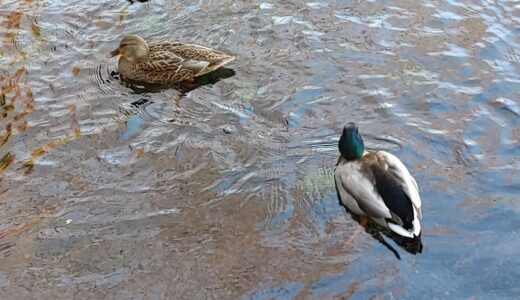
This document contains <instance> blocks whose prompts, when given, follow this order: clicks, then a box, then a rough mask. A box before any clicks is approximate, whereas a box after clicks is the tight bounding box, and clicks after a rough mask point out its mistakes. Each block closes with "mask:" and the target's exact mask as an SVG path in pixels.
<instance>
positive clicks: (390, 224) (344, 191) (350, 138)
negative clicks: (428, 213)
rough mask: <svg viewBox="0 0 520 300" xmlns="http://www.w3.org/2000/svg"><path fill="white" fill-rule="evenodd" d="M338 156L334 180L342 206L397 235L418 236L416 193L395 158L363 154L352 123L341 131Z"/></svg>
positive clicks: (418, 216)
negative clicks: (339, 154)
mask: <svg viewBox="0 0 520 300" xmlns="http://www.w3.org/2000/svg"><path fill="white" fill-rule="evenodd" d="M339 152H340V153H341V156H340V158H339V160H338V163H337V166H336V169H335V170H334V180H335V181H336V188H337V190H338V193H339V196H340V198H341V201H342V202H343V204H344V205H345V206H346V207H347V208H348V209H349V210H350V211H351V212H352V213H354V214H356V215H359V216H366V217H369V218H370V219H372V220H373V221H374V222H375V223H377V224H379V225H381V226H383V227H386V228H389V229H390V230H392V231H393V232H395V233H397V234H398V235H401V236H404V237H408V238H414V237H417V236H420V234H421V224H420V223H419V219H420V218H421V217H422V211H421V198H420V197H419V189H418V187H417V182H416V181H415V179H414V178H413V177H412V176H411V175H410V173H409V172H408V169H406V167H405V165H404V164H403V163H402V162H401V161H400V160H399V158H397V157H395V156H394V155H392V154H390V153H388V152H385V151H375V152H367V151H364V144H363V139H362V138H361V135H360V134H359V132H358V128H357V126H356V124H354V123H348V124H347V125H346V126H345V127H344V128H343V134H342V135H341V138H340V139H339Z"/></svg>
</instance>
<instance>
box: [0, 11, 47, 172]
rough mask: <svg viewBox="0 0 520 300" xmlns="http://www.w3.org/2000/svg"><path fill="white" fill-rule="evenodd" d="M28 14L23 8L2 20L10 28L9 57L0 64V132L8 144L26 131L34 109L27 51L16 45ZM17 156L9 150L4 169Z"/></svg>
mask: <svg viewBox="0 0 520 300" xmlns="http://www.w3.org/2000/svg"><path fill="white" fill-rule="evenodd" d="M24 17H25V15H24V14H22V13H21V12H18V11H13V12H9V13H8V14H7V16H5V17H4V21H3V22H2V23H3V26H4V27H5V28H6V30H5V33H4V36H3V49H1V50H0V53H2V54H3V56H7V57H9V61H8V62H4V63H3V64H2V66H1V67H0V82H1V83H0V120H1V122H2V125H3V128H2V131H1V132H0V146H3V145H5V144H6V143H7V142H8V141H9V139H10V137H11V136H12V135H13V134H16V133H18V134H20V133H23V132H25V129H26V127H27V120H26V117H27V115H28V114H29V113H31V112H32V111H34V96H33V93H32V91H31V88H30V87H29V85H28V84H27V74H28V73H27V69H26V68H25V55H24V53H23V52H22V51H18V49H17V47H16V40H17V38H18V34H19V31H20V29H21V24H23V23H22V20H23V18H24ZM33 24H34V23H33ZM33 26H37V25H33ZM31 32H33V34H35V32H37V33H38V34H39V30H35V29H32V30H31ZM6 54H7V55H6ZM21 58H22V59H21ZM14 158H15V157H14V154H12V153H11V152H10V151H6V153H5V154H3V156H2V158H1V160H0V172H1V171H3V170H5V169H6V168H7V167H8V166H9V165H10V164H11V163H12V161H13V160H14Z"/></svg>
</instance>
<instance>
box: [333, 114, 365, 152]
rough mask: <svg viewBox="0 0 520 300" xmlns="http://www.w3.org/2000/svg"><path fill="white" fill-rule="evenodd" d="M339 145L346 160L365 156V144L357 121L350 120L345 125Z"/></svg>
mask: <svg viewBox="0 0 520 300" xmlns="http://www.w3.org/2000/svg"><path fill="white" fill-rule="evenodd" d="M338 146H339V152H340V153H341V156H342V157H343V158H344V159H346V160H352V159H357V158H360V157H361V156H363V150H364V149H365V145H364V144H363V139H362V138H361V135H360V134H359V132H358V127H357V126H356V124H355V123H353V122H350V123H348V124H347V125H345V127H343V133H342V134H341V138H340V139H339V145H338Z"/></svg>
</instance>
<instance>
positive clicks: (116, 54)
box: [107, 48, 121, 58]
mask: <svg viewBox="0 0 520 300" xmlns="http://www.w3.org/2000/svg"><path fill="white" fill-rule="evenodd" d="M119 54H121V51H119V48H117V49H116V50H114V51H112V52H110V53H108V54H107V57H108V58H110V57H114V56H118V55H119Z"/></svg>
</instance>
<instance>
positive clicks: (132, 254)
mask: <svg viewBox="0 0 520 300" xmlns="http://www.w3.org/2000/svg"><path fill="white" fill-rule="evenodd" d="M519 12H520V7H519V6H518V4H515V2H510V1H464V2H457V1H421V3H418V2H417V1H328V2H325V1H324V2H298V1H293V2H292V3H285V2H284V3H276V2H269V3H267V2H264V3H261V2H249V1H245V2H239V1H223V0H215V1H204V0H201V1H198V2H197V1H175V2H174V1H150V2H146V3H140V2H135V3H133V4H130V3H129V2H126V1H96V2H95V3H93V2H88V1H87V2H85V1H7V2H6V1H2V3H1V4H0V21H1V22H2V27H1V35H2V41H1V48H0V55H1V56H0V62H1V65H2V67H1V74H0V76H1V77H2V83H1V84H2V99H0V100H2V103H1V104H2V112H3V115H2V116H3V117H2V125H3V126H2V127H3V131H2V133H1V136H0V143H1V144H2V146H1V148H0V151H1V153H0V156H1V157H2V159H1V161H0V168H1V169H2V170H3V173H2V180H1V182H0V193H1V196H0V203H1V209H0V217H1V220H2V222H0V257H1V260H0V295H1V298H2V299H4V298H5V299H12V298H34V297H36V298H52V297H57V298H71V297H74V298H96V299H99V298H102V297H108V298H118V299H121V298H137V299H139V298H146V299H158V298H175V299H193V298H198V299H200V298H213V297H214V298H219V299H222V298H240V297H243V298H253V299H264V298H278V299H287V298H293V297H300V298H320V299H328V298H332V297H334V296H342V297H346V296H352V298H354V299H367V298H370V297H375V298H376V299H392V298H408V299H434V298H437V299H445V298H456V299H460V298H468V297H477V298H482V299H485V298H497V297H500V298H507V297H511V298H512V297H514V296H515V295H518V294H519V293H520V288H519V286H518V285H517V281H518V278H520V271H519V269H518V266H519V265H520V256H519V255H518V254H519V252H518V249H519V248H520V242H519V239H518V234H517V230H518V228H519V227H520V218H519V216H518V211H519V206H518V203H515V202H514V201H515V200H518V194H519V192H520V186H519V183H518V178H519V177H518V175H519V170H520V163H519V160H518V156H519V154H520V151H519V147H518V145H519V139H520V119H519V116H520V107H519V102H518V100H517V99H518V95H519V92H520V77H519V75H518V74H519V72H518V71H519V64H520V58H519V57H520V52H519V51H520V50H518V46H519V43H520V40H519V28H520V13H519ZM129 32H134V33H139V34H140V35H142V36H144V37H145V38H146V39H148V40H154V39H156V40H158V39H172V40H180V41H186V42H192V43H199V44H203V45H207V46H212V47H216V48H221V49H224V50H226V51H229V52H230V53H233V54H235V55H236V56H237V57H238V58H237V60H236V61H235V62H234V63H233V64H232V65H230V67H231V68H232V69H233V70H234V71H235V72H236V74H235V76H233V77H230V78H226V79H223V80H221V81H219V82H217V83H215V84H213V85H205V86H202V87H200V88H198V89H195V90H192V91H190V92H189V93H188V94H187V95H186V96H185V97H184V98H183V100H182V103H181V106H182V107H181V109H180V110H177V109H176V108H175V105H174V100H175V98H176V97H177V96H178V95H179V92H177V91H175V90H172V89H170V90H161V91H153V92H151V91H150V92H147V91H144V92H143V91H139V92H138V91H136V90H134V89H132V88H130V87H128V86H127V85H124V84H122V83H121V82H120V81H119V80H117V78H116V77H114V76H112V73H113V71H114V70H115V65H116V61H115V60H107V59H106V58H105V55H106V54H107V53H108V51H110V50H112V48H113V47H114V46H115V45H117V43H118V41H119V39H120V38H121V36H122V35H124V34H125V33H129ZM347 121H356V122H358V123H359V125H360V127H361V130H362V131H363V132H364V134H365V135H366V142H367V144H368V146H369V148H381V149H387V150H389V151H392V152H393V153H395V154H397V155H398V156H400V157H401V158H402V159H403V161H405V162H406V164H407V165H408V166H409V169H410V170H411V172H412V174H414V176H415V177H416V179H417V181H418V182H419V185H420V188H421V194H422V199H423V203H424V220H423V227H424V232H423V242H424V250H423V253H422V254H419V255H416V256H414V255H411V254H409V253H407V252H405V251H403V250H402V249H401V248H398V247H396V248H397V251H398V252H399V253H400V255H401V260H397V259H396V258H395V256H394V255H393V254H392V253H391V252H390V251H388V249H387V248H385V247H384V246H382V245H381V244H380V243H378V242H377V241H375V240H374V239H373V238H372V237H371V236H370V235H368V234H367V233H365V232H364V231H363V230H362V229H361V228H360V226H359V225H358V224H357V223H356V222H354V221H353V220H352V218H351V217H350V216H349V215H348V214H347V213H346V212H345V211H344V209H343V208H342V207H340V206H339V205H338V199H337V196H336V193H335V190H334V182H333V177H332V172H333V168H334V164H335V163H336V160H337V156H338V153H337V148H336V144H337V140H338V138H339V133H340V129H341V128H342V125H343V124H344V123H346V122H347ZM389 243H390V244H392V241H390V240H389Z"/></svg>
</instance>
